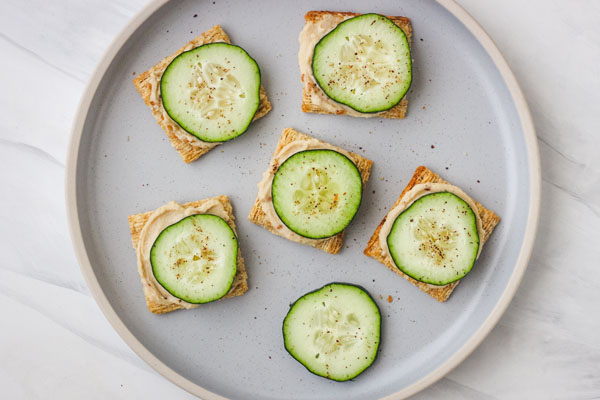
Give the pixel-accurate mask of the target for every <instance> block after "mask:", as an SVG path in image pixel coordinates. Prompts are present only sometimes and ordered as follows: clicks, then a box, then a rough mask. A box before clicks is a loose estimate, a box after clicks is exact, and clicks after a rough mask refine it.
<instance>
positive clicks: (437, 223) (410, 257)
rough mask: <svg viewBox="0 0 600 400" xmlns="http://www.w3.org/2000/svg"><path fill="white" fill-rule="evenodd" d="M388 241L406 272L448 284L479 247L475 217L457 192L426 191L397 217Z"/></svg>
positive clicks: (459, 275) (465, 269) (458, 276)
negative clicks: (426, 193)
mask: <svg viewBox="0 0 600 400" xmlns="http://www.w3.org/2000/svg"><path fill="white" fill-rule="evenodd" d="M387 244H388V248H389V250H390V254H391V256H392V259H393V260H394V263H395V264H396V266H397V267H398V269H400V270H401V271H402V272H404V273H405V274H406V275H408V276H410V277H411V278H413V279H416V280H418V281H420V282H425V283H429V284H432V285H438V286H441V285H447V284H449V283H452V282H454V281H457V280H459V279H461V278H463V277H464V276H465V275H467V274H468V273H469V272H470V271H471V269H472V268H473V264H474V263H475V259H476V258H477V254H478V251H479V234H478V232H477V219H476V216H475V213H474V212H473V210H472V209H471V207H470V206H469V205H468V204H467V202H465V201H464V200H463V199H461V198H460V197H458V196H457V195H455V194H453V193H449V192H438V193H432V194H428V195H425V196H423V197H420V198H418V199H417V200H416V201H415V202H414V203H412V205H411V206H410V207H408V208H407V209H406V210H404V211H403V212H402V213H401V214H400V215H399V216H398V217H397V218H396V220H395V221H394V224H393V225H392V229H391V230H390V233H389V235H388V237H387Z"/></svg>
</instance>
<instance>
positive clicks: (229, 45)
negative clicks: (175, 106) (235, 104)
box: [160, 42, 262, 143]
mask: <svg viewBox="0 0 600 400" xmlns="http://www.w3.org/2000/svg"><path fill="white" fill-rule="evenodd" d="M207 46H227V47H237V48H238V49H240V50H241V51H242V52H244V53H245V54H246V56H248V58H249V59H250V60H252V62H253V63H254V65H256V70H257V72H258V89H257V96H258V103H257V105H256V110H254V112H253V113H252V117H251V118H250V120H249V121H248V124H246V127H245V128H244V129H243V130H242V131H241V132H239V133H238V134H237V135H235V136H233V137H230V138H229V139H225V140H207V139H203V138H202V137H200V136H199V135H197V134H195V133H193V132H191V131H190V130H189V129H188V128H186V127H185V126H183V125H181V124H180V123H179V121H177V120H176V119H175V118H173V116H172V115H171V113H170V112H169V109H168V108H167V106H166V104H167V103H168V102H165V99H164V98H163V96H162V93H163V82H164V80H163V77H164V76H165V74H166V73H167V71H169V68H170V67H171V66H172V65H173V64H174V63H175V61H176V60H177V59H178V58H179V57H181V56H183V55H184V54H186V53H190V52H192V51H196V50H198V49H199V48H201V47H207ZM261 83H262V73H261V71H260V67H259V66H258V63H257V62H256V60H255V59H254V58H252V56H250V54H249V53H248V52H247V51H246V50H244V49H243V48H242V47H240V46H237V45H235V44H230V43H224V42H215V43H206V44H203V45H200V46H198V47H194V48H193V49H191V50H187V51H184V52H182V53H181V54H179V55H177V57H175V58H174V59H173V60H171V62H170V63H169V65H167V68H165V70H164V71H163V73H162V75H161V78H160V99H161V102H162V105H163V108H164V110H165V111H166V112H167V114H168V115H169V118H171V119H172V120H173V121H174V122H175V123H176V124H177V125H178V126H179V127H181V129H183V130H184V131H186V132H187V133H189V134H190V135H192V136H194V137H195V138H197V139H199V140H201V141H203V142H205V143H224V142H228V141H230V140H233V139H235V138H237V137H239V136H241V135H243V134H244V133H246V131H247V130H248V128H249V127H250V124H251V123H252V121H254V116H255V115H256V113H257V112H258V109H259V108H260V85H261Z"/></svg>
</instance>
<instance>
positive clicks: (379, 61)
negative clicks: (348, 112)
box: [312, 14, 412, 113]
mask: <svg viewBox="0 0 600 400" xmlns="http://www.w3.org/2000/svg"><path fill="white" fill-rule="evenodd" d="M312 69H313V75H314V76H315V80H316V81H317V83H318V84H319V86H320V87H321V89H323V92H325V94H327V96H329V97H330V98H331V99H333V100H335V101H337V102H338V103H342V104H345V105H347V106H348V107H351V108H353V109H354V110H356V111H358V112H361V113H375V112H380V111H385V110H389V109H390V108H392V107H394V106H395V105H396V104H398V103H399V102H400V100H402V98H403V97H404V95H405V94H406V92H407V91H408V88H409V87H410V84H411V82H412V59H411V54H410V46H409V45H408V39H407V38H406V35H405V34H404V31H403V30H402V29H400V27H398V26H397V25H396V24H394V23H393V22H392V21H390V20H389V19H388V18H386V17H384V16H382V15H379V14H363V15H359V16H357V17H354V18H350V19H347V20H345V21H344V22H342V23H340V24H339V25H338V26H337V27H336V28H335V29H334V30H332V31H331V32H329V33H328V34H327V35H325V36H324V37H323V38H322V39H321V40H320V41H319V42H318V43H317V44H316V46H315V50H314V54H313V61H312Z"/></svg>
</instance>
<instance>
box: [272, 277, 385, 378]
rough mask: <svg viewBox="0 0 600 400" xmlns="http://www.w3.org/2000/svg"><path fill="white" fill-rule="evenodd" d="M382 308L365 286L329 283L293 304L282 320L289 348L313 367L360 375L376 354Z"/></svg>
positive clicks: (325, 373) (326, 373) (327, 373)
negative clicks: (380, 310)
mask: <svg viewBox="0 0 600 400" xmlns="http://www.w3.org/2000/svg"><path fill="white" fill-rule="evenodd" d="M380 336H381V313H380V312H379V307H377V304H376V303H375V301H374V300H373V299H372V298H371V296H370V295H369V294H368V293H367V292H366V291H365V290H364V289H363V288H361V287H359V286H355V285H351V284H346V283H330V284H328V285H325V286H323V287H322V288H320V289H317V290H315V291H313V292H310V293H307V294H305V295H304V296H302V297H300V298H299V299H298V300H296V302H294V304H292V305H291V307H290V310H289V312H288V314H287V315H286V317H285V319H284V321H283V340H284V345H285V349H286V350H287V351H288V352H289V353H290V355H291V356H292V357H294V358H295V359H296V360H298V361H299V362H300V363H301V364H302V365H304V366H305V367H306V368H307V369H308V370H309V371H310V372H312V373H314V374H316V375H319V376H322V377H325V378H328V379H331V380H335V381H347V380H349V379H352V378H355V377H356V376H358V375H359V374H361V373H362V372H363V371H364V370H365V369H367V368H368V367H369V366H371V364H372V363H373V361H374V360H375V357H376V356H377V349H378V348H379V343H380Z"/></svg>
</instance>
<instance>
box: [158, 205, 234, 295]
mask: <svg viewBox="0 0 600 400" xmlns="http://www.w3.org/2000/svg"><path fill="white" fill-rule="evenodd" d="M199 215H202V216H209V217H214V218H217V219H219V220H221V221H223V223H225V225H227V228H229V230H230V231H231V233H232V235H233V237H234V238H235V254H236V262H235V272H234V273H233V275H232V277H231V282H229V285H228V286H227V290H226V291H225V293H224V294H223V295H222V296H219V297H217V298H215V299H212V300H207V301H198V302H194V301H188V300H186V299H184V298H182V297H180V296H178V295H176V294H175V293H173V292H172V291H171V290H169V288H167V287H166V286H165V285H163V283H162V282H161V281H160V280H159V279H158V278H157V277H156V273H155V271H154V264H153V263H152V251H153V250H154V248H155V246H156V242H157V241H158V239H159V238H160V236H161V235H162V234H163V232H165V231H167V230H168V229H169V228H172V227H173V226H175V225H177V224H179V223H180V222H182V221H184V220H186V219H188V218H192V217H197V216H199ZM239 251H240V247H239V243H238V238H237V235H236V234H235V232H234V231H233V229H232V228H231V226H229V224H228V223H227V221H225V220H224V219H223V218H221V217H219V216H218V215H213V214H192V215H188V216H187V217H184V218H182V219H180V220H179V221H177V222H175V223H173V224H171V225H169V226H167V227H166V228H165V229H163V230H162V231H160V233H159V234H158V236H157V237H156V240H154V243H152V247H151V248H150V257H149V258H150V265H151V266H152V276H154V279H155V280H156V282H158V284H159V285H160V286H161V287H162V288H163V289H165V290H166V291H167V292H169V293H170V294H171V295H172V296H174V297H177V298H178V299H180V300H182V301H185V302H186V303H189V304H206V303H212V302H213V301H217V300H219V299H222V298H223V297H224V296H225V295H226V294H227V293H229V290H231V286H233V281H234V280H235V276H236V275H237V273H238V263H237V256H238V253H239Z"/></svg>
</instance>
